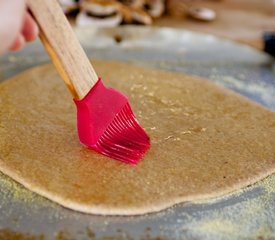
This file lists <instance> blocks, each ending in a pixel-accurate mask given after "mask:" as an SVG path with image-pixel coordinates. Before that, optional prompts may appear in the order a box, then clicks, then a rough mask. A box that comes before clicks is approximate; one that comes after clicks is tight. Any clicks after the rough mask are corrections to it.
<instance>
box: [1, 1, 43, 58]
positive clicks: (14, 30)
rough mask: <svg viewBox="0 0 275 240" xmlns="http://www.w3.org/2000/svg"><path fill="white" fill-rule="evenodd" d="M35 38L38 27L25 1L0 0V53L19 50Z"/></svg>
mask: <svg viewBox="0 0 275 240" xmlns="http://www.w3.org/2000/svg"><path fill="white" fill-rule="evenodd" d="M37 36H38V26H37V24H36V23H35V21H34V19H33V18H32V17H31V15H30V14H29V13H28V11H27V7H26V2H25V0H8V1H7V0H0V53H1V52H4V51H7V50H11V51H16V50H19V49H21V48H22V47H23V46H24V45H25V43H26V42H31V41H33V40H35V39H36V38H37Z"/></svg>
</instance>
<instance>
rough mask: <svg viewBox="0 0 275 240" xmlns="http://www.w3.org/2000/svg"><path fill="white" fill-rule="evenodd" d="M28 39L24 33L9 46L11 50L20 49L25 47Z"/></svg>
mask: <svg viewBox="0 0 275 240" xmlns="http://www.w3.org/2000/svg"><path fill="white" fill-rule="evenodd" d="M25 43H26V41H25V38H24V36H23V35H21V34H20V35H19V36H18V37H17V39H16V40H15V41H14V42H13V44H12V45H11V47H10V48H9V50H10V51H18V50H20V49H22V48H23V46H24V45H25Z"/></svg>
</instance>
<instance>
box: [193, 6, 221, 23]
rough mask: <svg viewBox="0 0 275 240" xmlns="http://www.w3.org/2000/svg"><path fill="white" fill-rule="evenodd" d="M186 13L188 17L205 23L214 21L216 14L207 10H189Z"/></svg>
mask: <svg viewBox="0 0 275 240" xmlns="http://www.w3.org/2000/svg"><path fill="white" fill-rule="evenodd" d="M188 13H189V16H190V17H192V18H194V19H197V20H201V21H205V22H210V21H213V20H215V19H216V12H215V11H214V10H212V9H209V8H190V9H189V10H188Z"/></svg>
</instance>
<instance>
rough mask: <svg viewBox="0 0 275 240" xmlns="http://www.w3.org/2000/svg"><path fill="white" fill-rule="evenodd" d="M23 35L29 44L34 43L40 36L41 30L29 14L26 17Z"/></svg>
mask: <svg viewBox="0 0 275 240" xmlns="http://www.w3.org/2000/svg"><path fill="white" fill-rule="evenodd" d="M22 34H23V36H24V37H25V40H26V41H27V42H32V41H34V40H35V39H36V38H37V36H38V34H39V28H38V26H37V24H36V22H35V21H34V19H33V18H32V16H31V15H30V14H29V13H26V15H25V20H24V25H23V29H22Z"/></svg>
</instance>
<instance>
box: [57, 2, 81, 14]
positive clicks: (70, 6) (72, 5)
mask: <svg viewBox="0 0 275 240" xmlns="http://www.w3.org/2000/svg"><path fill="white" fill-rule="evenodd" d="M58 1H59V3H60V5H61V7H62V9H63V12H64V13H66V14H68V13H71V12H73V11H75V10H77V9H78V8H79V3H78V1H77V0H58Z"/></svg>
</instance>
